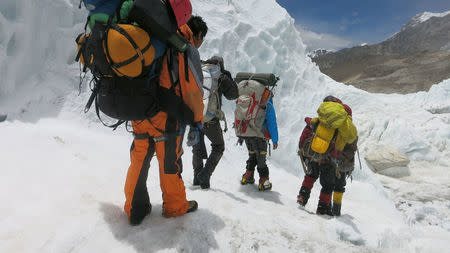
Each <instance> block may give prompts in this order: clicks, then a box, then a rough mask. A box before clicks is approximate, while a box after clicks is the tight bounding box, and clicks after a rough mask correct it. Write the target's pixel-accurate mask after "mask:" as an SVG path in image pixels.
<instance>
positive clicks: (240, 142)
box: [237, 137, 244, 146]
mask: <svg viewBox="0 0 450 253" xmlns="http://www.w3.org/2000/svg"><path fill="white" fill-rule="evenodd" d="M237 143H238V144H239V146H242V143H244V139H243V138H241V137H239V139H238V141H237Z"/></svg>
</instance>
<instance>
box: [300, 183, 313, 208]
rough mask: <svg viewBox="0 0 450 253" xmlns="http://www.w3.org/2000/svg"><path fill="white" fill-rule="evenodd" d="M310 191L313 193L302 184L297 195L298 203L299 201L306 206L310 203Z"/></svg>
mask: <svg viewBox="0 0 450 253" xmlns="http://www.w3.org/2000/svg"><path fill="white" fill-rule="evenodd" d="M310 193H311V190H310V189H308V188H307V187H305V186H302V187H301V188H300V191H299V193H298V196H297V203H299V204H300V205H301V206H306V203H308V199H309V195H310Z"/></svg>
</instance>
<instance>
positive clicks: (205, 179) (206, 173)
mask: <svg viewBox="0 0 450 253" xmlns="http://www.w3.org/2000/svg"><path fill="white" fill-rule="evenodd" d="M210 178H211V173H210V170H209V169H208V168H203V169H202V170H200V172H199V173H198V174H197V180H198V182H199V184H200V187H201V188H202V189H209V187H210V185H209V180H210Z"/></svg>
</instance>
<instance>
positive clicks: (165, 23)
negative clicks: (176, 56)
mask: <svg viewBox="0 0 450 253" xmlns="http://www.w3.org/2000/svg"><path fill="white" fill-rule="evenodd" d="M179 8H183V9H182V10H180V9H179ZM184 10H185V11H186V13H185V14H183V15H174V12H177V14H178V12H180V11H181V12H182V11H184ZM191 11H192V7H191V4H190V2H189V1H184V0H178V1H174V0H135V1H134V5H133V7H132V8H131V10H130V13H129V15H128V19H129V20H130V21H132V22H136V23H138V24H139V25H140V26H142V27H143V28H144V29H146V30H148V31H150V32H151V34H152V35H155V36H156V37H157V38H158V39H160V40H162V41H163V42H167V43H169V44H170V45H172V46H173V47H174V48H176V49H177V50H178V51H179V52H184V51H185V50H186V48H187V45H188V43H189V42H188V41H187V40H185V39H184V38H183V37H181V35H179V34H178V33H177V29H178V27H179V24H185V23H186V22H187V20H189V18H190V13H191ZM174 17H175V18H174ZM178 19H180V20H178ZM184 19H186V20H184Z"/></svg>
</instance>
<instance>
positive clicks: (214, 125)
mask: <svg viewBox="0 0 450 253" xmlns="http://www.w3.org/2000/svg"><path fill="white" fill-rule="evenodd" d="M203 130H204V133H205V135H206V137H208V139H209V140H210V141H211V154H210V155H209V156H208V159H206V163H205V166H204V167H203V169H202V170H201V172H200V173H199V179H200V181H201V182H200V185H201V187H202V188H203V189H206V188H209V186H210V185H209V183H210V182H209V180H210V177H211V175H212V173H213V172H214V170H215V169H216V166H217V164H218V163H219V161H220V159H221V158H222V155H223V151H224V150H225V142H224V141H223V134H222V128H221V127H220V123H219V120H213V121H211V122H208V124H206V126H205V127H204V129H203Z"/></svg>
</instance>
